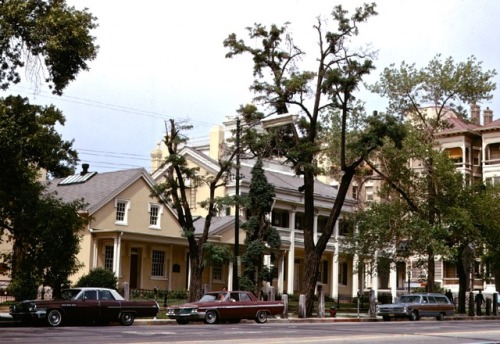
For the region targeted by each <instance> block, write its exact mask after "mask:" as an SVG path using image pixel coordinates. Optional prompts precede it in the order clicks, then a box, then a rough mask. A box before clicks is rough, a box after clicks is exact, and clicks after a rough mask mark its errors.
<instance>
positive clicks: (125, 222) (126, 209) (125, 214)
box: [115, 198, 130, 226]
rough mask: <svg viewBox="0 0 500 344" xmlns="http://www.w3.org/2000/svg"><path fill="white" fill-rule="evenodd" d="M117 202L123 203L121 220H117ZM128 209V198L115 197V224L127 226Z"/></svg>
mask: <svg viewBox="0 0 500 344" xmlns="http://www.w3.org/2000/svg"><path fill="white" fill-rule="evenodd" d="M118 204H125V209H124V214H123V220H118ZM129 210H130V200H128V199H122V198H115V224H117V225H121V226H127V225H128V213H129Z"/></svg>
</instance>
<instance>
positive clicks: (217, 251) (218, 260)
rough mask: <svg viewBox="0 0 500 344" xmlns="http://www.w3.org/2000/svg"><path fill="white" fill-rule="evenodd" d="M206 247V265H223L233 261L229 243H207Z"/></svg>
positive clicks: (204, 262) (204, 263)
mask: <svg viewBox="0 0 500 344" xmlns="http://www.w3.org/2000/svg"><path fill="white" fill-rule="evenodd" d="M203 247H204V259H203V265H204V266H213V265H223V264H226V263H228V262H230V261H231V257H232V253H231V248H230V247H229V246H228V245H217V244H213V243H205V245H203Z"/></svg>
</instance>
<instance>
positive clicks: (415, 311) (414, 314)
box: [410, 310, 419, 321]
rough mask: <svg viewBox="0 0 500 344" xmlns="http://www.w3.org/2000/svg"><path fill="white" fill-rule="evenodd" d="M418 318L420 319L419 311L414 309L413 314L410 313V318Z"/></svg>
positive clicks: (413, 319) (415, 319) (414, 319)
mask: <svg viewBox="0 0 500 344" xmlns="http://www.w3.org/2000/svg"><path fill="white" fill-rule="evenodd" d="M418 319H419V316H418V311H417V310H414V311H413V312H411V314H410V320H412V321H417V320H418Z"/></svg>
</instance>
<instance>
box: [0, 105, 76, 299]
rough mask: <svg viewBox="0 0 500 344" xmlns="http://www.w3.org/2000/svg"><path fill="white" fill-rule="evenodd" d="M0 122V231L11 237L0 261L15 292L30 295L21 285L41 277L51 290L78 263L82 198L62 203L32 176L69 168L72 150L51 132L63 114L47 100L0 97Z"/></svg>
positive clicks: (35, 282) (73, 156) (39, 280)
mask: <svg viewBox="0 0 500 344" xmlns="http://www.w3.org/2000/svg"><path fill="white" fill-rule="evenodd" d="M0 124H1V125H0V141H1V142H2V144H1V145H0V166H2V169H1V170H0V232H1V233H2V234H5V235H6V236H7V237H9V238H10V240H12V243H13V252H12V254H11V255H9V256H5V255H4V256H3V257H2V258H3V259H8V260H6V261H4V262H3V263H4V264H7V265H8V266H9V267H10V269H11V275H12V281H13V283H14V287H15V290H16V291H15V292H14V293H15V296H16V297H17V298H25V297H27V296H30V295H29V293H26V291H29V290H32V289H33V285H35V286H38V285H40V284H42V283H47V284H50V285H51V286H52V287H53V288H54V291H55V292H56V293H57V291H58V290H60V287H61V285H63V284H65V283H66V281H67V278H68V276H69V275H71V273H73V272H74V271H75V269H76V268H77V267H78V262H77V260H76V254H77V253H78V249H79V235H78V231H79V230H80V229H81V228H82V225H83V223H84V221H83V220H82V219H81V218H80V217H79V216H78V211H79V210H81V209H82V207H83V204H82V203H81V202H78V201H77V202H73V203H69V204H63V203H62V202H60V201H59V200H57V199H56V198H55V197H54V196H52V195H47V194H45V191H44V186H43V185H42V184H41V183H40V182H38V180H37V179H38V174H39V169H40V168H43V169H45V170H46V171H47V172H48V173H49V174H50V175H53V176H64V175H67V174H68V173H71V171H72V170H73V165H74V164H75V163H76V161H77V153H76V151H75V150H74V149H73V148H72V142H67V141H64V140H62V138H61V136H60V135H59V134H58V133H57V132H56V130H55V127H56V126H57V125H60V124H64V117H63V115H62V114H61V112H60V111H59V110H57V109H55V108H54V107H52V106H49V107H42V106H36V105H31V104H29V102H28V100H27V99H26V98H22V97H12V96H11V97H7V98H5V99H4V98H1V99H0ZM25 271H30V275H29V276H26V275H25ZM35 291H36V288H35Z"/></svg>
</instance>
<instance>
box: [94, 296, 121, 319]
mask: <svg viewBox="0 0 500 344" xmlns="http://www.w3.org/2000/svg"><path fill="white" fill-rule="evenodd" d="M98 297H99V317H100V320H101V321H103V322H110V321H116V320H117V319H118V315H119V314H120V311H121V302H120V301H118V300H115V298H114V297H113V294H111V292H110V291H109V290H102V289H101V290H99V295H98Z"/></svg>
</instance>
